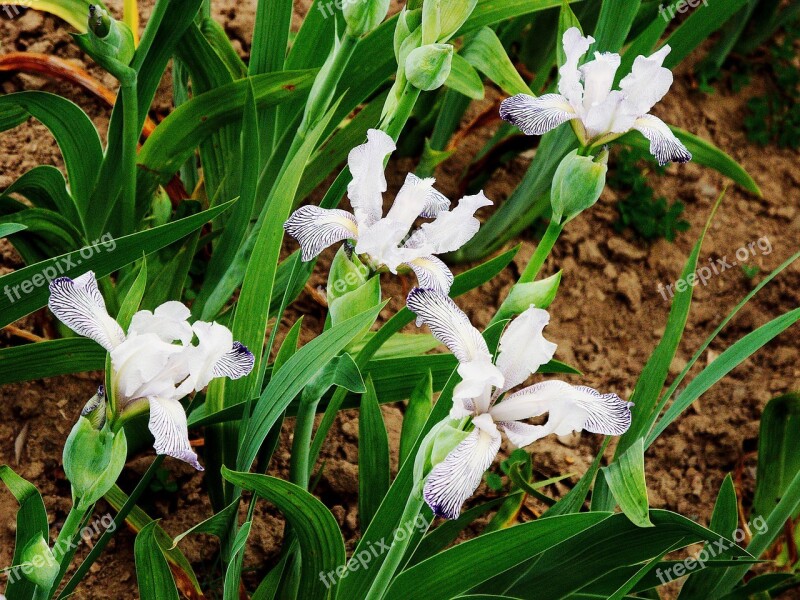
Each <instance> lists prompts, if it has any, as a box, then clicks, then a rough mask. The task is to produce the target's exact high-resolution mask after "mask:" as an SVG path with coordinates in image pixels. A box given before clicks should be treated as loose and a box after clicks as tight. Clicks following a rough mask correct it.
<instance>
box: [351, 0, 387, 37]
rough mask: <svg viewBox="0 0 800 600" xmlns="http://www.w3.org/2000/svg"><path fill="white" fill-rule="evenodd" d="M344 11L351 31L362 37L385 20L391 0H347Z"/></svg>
mask: <svg viewBox="0 0 800 600" xmlns="http://www.w3.org/2000/svg"><path fill="white" fill-rule="evenodd" d="M342 12H343V13H344V20H345V21H346V22H347V28H348V29H349V30H350V33H351V34H352V35H354V36H358V37H360V36H362V35H365V34H367V33H369V32H370V31H372V30H373V29H375V28H376V27H377V26H378V25H380V24H381V22H383V20H384V19H385V18H386V14H387V13H388V12H389V0H347V1H346V2H345V3H344V6H343V7H342Z"/></svg>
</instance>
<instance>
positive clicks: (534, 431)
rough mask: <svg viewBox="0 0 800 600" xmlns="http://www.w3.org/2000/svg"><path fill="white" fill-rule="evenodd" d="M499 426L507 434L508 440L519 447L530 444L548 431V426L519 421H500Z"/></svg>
mask: <svg viewBox="0 0 800 600" xmlns="http://www.w3.org/2000/svg"><path fill="white" fill-rule="evenodd" d="M497 427H498V429H500V430H501V431H502V432H503V433H505V434H506V437H507V438H508V441H509V442H511V443H512V444H513V445H514V446H516V447H517V448H524V447H525V446H530V445H531V444H532V443H533V442H535V441H537V440H540V439H541V438H543V437H544V436H546V435H547V433H548V431H547V428H545V427H543V426H542V425H528V424H527V423H520V422H519V421H500V422H499V423H498V424H497Z"/></svg>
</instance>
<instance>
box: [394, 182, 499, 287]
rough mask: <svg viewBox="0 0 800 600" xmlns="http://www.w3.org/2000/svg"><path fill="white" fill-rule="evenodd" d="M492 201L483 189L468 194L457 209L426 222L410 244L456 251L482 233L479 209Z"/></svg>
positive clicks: (437, 249) (411, 245)
mask: <svg viewBox="0 0 800 600" xmlns="http://www.w3.org/2000/svg"><path fill="white" fill-rule="evenodd" d="M492 204H493V202H492V201H491V200H489V199H488V198H487V197H486V196H485V195H484V193H483V192H480V193H479V194H475V195H474V196H465V197H464V198H462V199H461V200H460V201H459V203H458V206H456V207H455V208H454V209H453V210H451V211H444V212H441V213H439V216H438V217H437V218H436V220H435V221H432V222H430V223H423V224H422V226H420V228H419V229H418V230H417V232H416V233H414V235H412V236H411V238H410V239H409V241H408V243H407V244H406V246H409V247H419V246H421V245H425V246H426V247H430V248H432V249H433V251H432V254H445V253H447V252H455V251H456V250H458V249H459V248H461V246H463V245H464V244H466V243H467V242H468V241H470V240H471V239H472V238H473V237H474V236H475V234H476V233H478V229H480V226H481V222H480V221H479V220H478V219H476V218H475V213H476V212H477V211H478V210H480V209H481V208H483V207H485V206H491V205H492ZM422 287H427V286H424V285H423V286H422Z"/></svg>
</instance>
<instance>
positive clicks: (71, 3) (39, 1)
mask: <svg viewBox="0 0 800 600" xmlns="http://www.w3.org/2000/svg"><path fill="white" fill-rule="evenodd" d="M89 4H91V2H89V0H27V2H26V3H25V4H24V6H25V7H26V8H31V9H33V10H41V11H43V12H47V13H50V14H52V15H55V16H57V17H58V18H60V19H64V20H65V21H66V22H67V23H69V24H70V25H72V26H73V27H74V28H75V29H77V30H78V31H80V32H86V30H87V28H88V22H89ZM94 4H99V5H100V6H103V3H102V2H94ZM14 5H18V4H17V2H14V1H13V0H0V6H14Z"/></svg>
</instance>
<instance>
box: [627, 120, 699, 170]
mask: <svg viewBox="0 0 800 600" xmlns="http://www.w3.org/2000/svg"><path fill="white" fill-rule="evenodd" d="M633 128H634V129H636V130H637V131H639V132H641V134H642V135H643V136H644V137H646V138H647V139H648V140H650V154H652V155H653V156H655V157H656V160H657V161H658V164H660V165H662V166H663V165H665V164H667V163H668V162H670V161H672V162H676V163H685V162H689V161H690V160H692V153H691V152H689V151H688V150H687V149H686V146H684V145H683V144H682V143H681V141H680V140H679V139H678V138H677V137H675V134H674V133H672V131H671V130H670V128H669V127H668V126H667V124H666V123H664V121H662V120H661V119H659V118H658V117H654V116H653V115H645V116H643V117H640V118H638V119H636V121H635V123H634V124H633Z"/></svg>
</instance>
